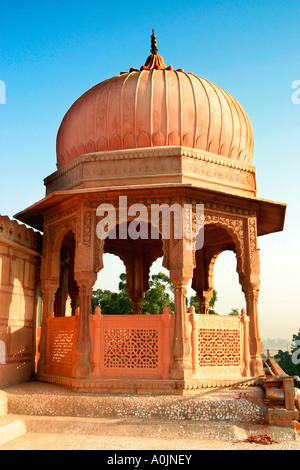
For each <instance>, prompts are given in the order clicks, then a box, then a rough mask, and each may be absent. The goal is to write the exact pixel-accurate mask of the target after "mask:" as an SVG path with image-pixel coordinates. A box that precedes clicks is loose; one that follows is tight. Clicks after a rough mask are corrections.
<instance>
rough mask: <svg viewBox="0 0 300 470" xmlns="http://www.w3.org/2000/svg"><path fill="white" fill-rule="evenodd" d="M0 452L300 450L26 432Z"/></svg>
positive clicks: (290, 444) (286, 445)
mask: <svg viewBox="0 0 300 470" xmlns="http://www.w3.org/2000/svg"><path fill="white" fill-rule="evenodd" d="M0 450H105V451H110V450H113V451H128V450H132V451H135V453H133V455H138V451H149V450H151V451H168V450H172V451H196V450H300V441H299V440H298V441H284V442H278V443H272V444H270V445H264V444H256V443H253V442H245V441H235V442H230V441H217V440H204V439H199V440H191V439H172V441H170V440H167V439H163V438H160V439H155V438H147V437H141V438H137V437H130V438H124V437H122V438H120V437H111V436H110V437H105V436H93V435H85V436H81V435H74V434H72V435H71V434H69V435H68V434H64V435H61V434H43V433H27V434H25V435H23V436H21V437H18V438H16V439H14V440H13V441H10V442H8V443H6V444H4V445H2V446H0Z"/></svg>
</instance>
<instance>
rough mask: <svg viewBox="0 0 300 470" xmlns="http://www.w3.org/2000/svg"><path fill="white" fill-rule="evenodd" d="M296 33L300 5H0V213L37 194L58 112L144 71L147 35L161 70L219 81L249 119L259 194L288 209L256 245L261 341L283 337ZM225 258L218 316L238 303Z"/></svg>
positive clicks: (297, 311) (290, 257)
mask: <svg viewBox="0 0 300 470" xmlns="http://www.w3.org/2000/svg"><path fill="white" fill-rule="evenodd" d="M299 24H300V2H299V1H289V0H285V1H275V0H274V1H265V0H263V1H257V0H254V1H253V0H252V1H251V2H249V1H246V0H245V1H212V0H211V1H201V0H198V1H186V2H178V3H175V2H171V1H161V2H158V1H151V2H135V1H132V2H120V1H114V2H100V1H98V2H96V1H88V0H87V1H85V2H81V1H72V2H71V1H69V0H65V1H56V0H53V1H52V2H43V1H42V2H36V1H28V2H21V1H14V2H11V1H6V0H1V1H0V39H1V40H0V80H2V81H3V82H4V83H5V85H6V104H0V213H2V214H6V215H8V216H10V217H13V215H14V214H15V213H17V212H19V211H20V210H22V209H24V208H26V207H28V206H29V205H31V204H32V203H34V202H36V201H37V200H39V199H41V198H42V197H43V196H44V186H43V179H44V178H45V177H46V176H48V175H49V174H50V173H52V172H53V171H55V170H56V166H55V164H56V155H55V145H56V134H57V130H58V127H59V125H60V122H61V120H62V118H63V116H64V114H65V113H66V111H67V110H68V109H69V107H70V106H71V105H72V103H73V102H74V101H75V100H76V99H77V98H78V97H79V96H80V95H81V94H83V93H84V92H85V91H86V90H88V89H89V88H91V87H92V86H93V85H95V84H96V83H99V82H101V81H103V80H105V79H107V78H110V77H112V76H114V75H117V74H118V73H119V72H120V71H122V70H125V71H126V70H129V68H130V67H137V68H139V67H140V66H141V65H142V64H144V62H145V60H146V58H147V56H148V55H149V53H150V36H151V31H152V28H155V32H156V36H157V42H158V49H159V54H161V55H162V56H163V57H164V60H165V62H166V64H167V65H173V66H174V67H175V68H179V67H182V68H183V69H184V70H185V71H192V72H193V73H194V74H196V75H198V76H202V77H205V78H207V79H208V80H211V81H212V82H214V83H216V84H218V85H219V86H221V87H222V88H224V89H225V90H227V91H228V92H230V93H231V94H232V95H233V96H234V97H235V98H236V99H237V100H238V101H239V102H240V103H241V104H242V106H243V107H244V109H245V110H246V112H247V114H248V116H249V117H250V120H251V122H252V125H253V128H254V135H255V154H254V161H253V163H254V165H255V166H256V170H257V183H258V196H259V197H262V198H266V199H270V200H275V201H279V202H285V203H287V204H288V209H287V216H286V224H285V230H284V232H283V233H280V234H272V235H269V236H267V237H262V238H261V239H259V247H260V248H261V269H262V284H261V293H260V302H259V311H260V317H259V319H260V329H261V335H262V337H277V336H281V337H286V338H288V339H289V338H290V339H291V336H292V334H293V333H296V332H297V331H298V329H299V327H300V299H299V296H298V290H299V285H300V283H299V280H300V275H299V266H300V256H299V251H300V250H299V247H298V239H299V234H300V227H299V202H300V189H299V187H300V185H299V173H300V172H299V169H300V168H299V162H300V159H299V152H300V146H299V136H300V104H298V105H297V104H294V103H293V102H292V99H291V97H292V93H293V91H295V90H293V89H292V83H293V82H294V81H295V80H300V67H299V65H300V64H299V62H300V34H299ZM225 258H226V257H224V259H223V258H222V260H221V258H220V260H218V262H217V264H216V288H217V290H218V293H219V299H220V300H219V301H218V308H219V310H220V312H222V313H226V312H228V309H229V311H230V309H231V307H239V308H241V307H242V306H243V305H241V303H242V302H243V296H242V295H241V292H240V287H239V285H238V281H237V280H236V279H235V277H234V276H235V272H234V271H235V266H234V263H235V261H234V260H232V259H231V257H228V258H226V259H225ZM229 271H230V272H231V273H232V276H233V277H234V279H235V281H234V282H233V283H232V281H231V284H230V285H227V283H226V280H227V279H232V277H230V276H227V272H229ZM232 284H234V286H235V287H234V289H233V290H232Z"/></svg>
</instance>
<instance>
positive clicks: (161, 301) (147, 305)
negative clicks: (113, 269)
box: [92, 273, 174, 315]
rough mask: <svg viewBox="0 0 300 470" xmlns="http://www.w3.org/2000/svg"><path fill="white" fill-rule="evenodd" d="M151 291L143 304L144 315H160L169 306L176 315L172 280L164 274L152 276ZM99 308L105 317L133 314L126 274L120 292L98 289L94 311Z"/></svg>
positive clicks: (93, 305) (95, 295)
mask: <svg viewBox="0 0 300 470" xmlns="http://www.w3.org/2000/svg"><path fill="white" fill-rule="evenodd" d="M149 285H150V289H149V290H148V291H147V292H146V293H145V299H144V302H143V308H142V313H143V314H152V315H153V314H159V313H162V311H163V308H164V307H165V306H168V307H169V308H170V313H174V302H173V301H172V292H173V289H174V288H173V284H172V283H171V281H170V278H169V277H168V276H166V275H165V274H163V273H159V274H153V275H152V276H151V279H150V282H149ZM97 306H99V307H100V308H101V312H102V313H103V314H104V315H130V314H132V302H131V299H130V297H129V294H128V291H127V289H126V274H125V273H122V274H121V275H120V282H119V292H118V293H116V292H111V291H109V290H104V291H103V290H101V289H97V290H95V291H93V297H92V311H93V313H94V312H95V308H96V307H97Z"/></svg>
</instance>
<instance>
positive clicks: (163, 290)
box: [142, 272, 174, 315]
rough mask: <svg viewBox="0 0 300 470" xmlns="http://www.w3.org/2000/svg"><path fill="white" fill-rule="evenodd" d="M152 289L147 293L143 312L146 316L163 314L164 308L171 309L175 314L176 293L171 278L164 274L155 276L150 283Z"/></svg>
mask: <svg viewBox="0 0 300 470" xmlns="http://www.w3.org/2000/svg"><path fill="white" fill-rule="evenodd" d="M149 285H150V289H149V290H148V291H147V292H146V293H145V299H144V302H143V308H142V312H143V314H146V315H149V314H150V315H153V314H159V313H162V311H163V308H164V307H169V309H170V313H174V302H173V300H172V293H173V291H174V287H173V284H172V282H171V280H170V278H169V277H168V276H167V275H166V274H164V273H161V272H160V273H158V274H153V275H152V276H151V280H150V282H149Z"/></svg>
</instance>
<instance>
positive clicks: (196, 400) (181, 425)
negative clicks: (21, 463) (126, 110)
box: [0, 382, 300, 455]
mask: <svg viewBox="0 0 300 470" xmlns="http://www.w3.org/2000/svg"><path fill="white" fill-rule="evenodd" d="M263 398H264V393H263V391H262V389H261V388H260V387H237V388H228V389H223V390H220V389H203V390H201V391H199V392H197V393H192V394H190V395H188V396H178V395H176V396H170V395H158V396H147V395H145V396H139V395H124V394H122V395H98V394H90V393H76V392H72V391H70V390H68V389H66V388H62V387H60V386H55V385H51V384H44V383H39V382H28V383H26V384H21V385H17V386H13V387H9V388H7V389H5V390H2V392H1V393H0V402H1V400H2V402H1V403H2V411H3V410H5V408H6V411H7V414H6V416H7V417H8V418H9V419H11V420H14V418H15V420H16V422H18V423H19V427H20V426H21V431H20V433H19V434H20V435H19V436H17V435H16V437H15V438H14V439H10V440H9V441H8V442H3V443H2V444H1V445H0V450H105V451H111V450H114V451H119V452H121V451H123V450H126V451H129V450H132V451H144V450H148V451H149V450H152V451H154V450H160V451H164V450H170V451H171V450H172V451H175V450H176V451H179V450H191V451H192V450H243V449H245V450H246V449H247V450H248V449H252V450H289V449H290V450H300V441H299V440H297V435H295V432H294V430H292V429H290V428H286V427H281V426H269V425H268V424H266V407H265V404H264V400H263ZM1 403H0V409H1ZM3 419H5V416H4V417H3ZM0 426H1V418H0ZM22 426H23V427H22ZM23 429H25V431H24V430H23ZM252 435H255V436H256V437H257V438H256V439H255V440H256V441H257V442H249V441H248V439H249V438H250V437H251V436H252ZM259 436H269V437H270V440H269V442H268V444H269V445H264V444H262V441H263V440H262V439H261V440H260V439H259ZM105 455H106V454H105Z"/></svg>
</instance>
